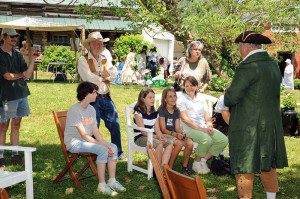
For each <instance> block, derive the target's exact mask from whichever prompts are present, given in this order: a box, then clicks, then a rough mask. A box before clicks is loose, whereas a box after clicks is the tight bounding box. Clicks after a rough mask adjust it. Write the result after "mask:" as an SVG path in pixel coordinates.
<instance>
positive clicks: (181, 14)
mask: <svg viewBox="0 0 300 199" xmlns="http://www.w3.org/2000/svg"><path fill="white" fill-rule="evenodd" d="M99 2H101V0H94V1H93V3H99ZM113 2H114V1H112V2H111V3H110V4H109V5H110V6H111V7H110V9H109V10H110V12H111V13H113V14H114V15H115V16H118V17H123V18H125V20H129V21H132V22H133V23H132V24H131V26H132V28H133V30H137V31H140V30H142V29H143V28H151V26H153V25H156V26H159V27H162V28H163V30H166V31H169V32H171V33H172V34H174V35H175V37H176V40H179V41H182V42H183V43H184V44H185V45H186V44H187V43H188V42H189V41H191V40H201V41H202V42H203V43H204V45H205V49H204V54H205V55H206V56H207V57H208V59H209V60H210V62H211V63H214V62H216V61H217V62H221V65H222V66H223V69H220V70H224V69H225V68H224V67H226V65H228V66H229V67H232V65H235V64H236V63H237V61H238V58H236V57H239V56H237V54H236V52H237V50H236V49H237V48H236V46H234V45H233V41H234V39H235V37H236V36H237V35H238V34H239V33H241V32H243V31H245V30H256V31H259V32H263V31H264V30H265V28H266V26H267V25H269V24H280V25H284V26H285V25H287V26H296V27H299V26H300V24H299V21H300V20H299V19H300V14H299V13H300V6H299V5H300V0H214V1H211V0H181V1H180V0H120V1H116V2H118V4H114V3H113ZM99 9H103V8H98V7H91V4H82V5H81V6H80V7H79V9H78V11H79V12H80V13H82V14H84V15H89V16H90V17H91V19H93V18H101V17H102V15H101V12H99ZM216 65H220V64H216ZM225 70H226V69H225Z"/></svg>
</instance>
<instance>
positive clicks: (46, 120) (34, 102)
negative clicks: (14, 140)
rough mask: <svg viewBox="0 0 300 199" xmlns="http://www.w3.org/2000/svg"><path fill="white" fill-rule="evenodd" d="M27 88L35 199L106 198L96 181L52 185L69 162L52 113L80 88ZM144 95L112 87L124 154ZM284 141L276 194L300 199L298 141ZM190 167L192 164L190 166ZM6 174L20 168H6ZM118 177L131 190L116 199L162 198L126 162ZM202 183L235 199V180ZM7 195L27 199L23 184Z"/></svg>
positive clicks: (25, 138)
mask: <svg viewBox="0 0 300 199" xmlns="http://www.w3.org/2000/svg"><path fill="white" fill-rule="evenodd" d="M28 85H29V88H30V91H31V95H30V97H29V102H30V107H31V112H32V113H31V115H30V116H29V117H28V118H24V120H23V123H22V127H21V133H20V145H22V146H34V147H37V151H36V152H34V153H33V171H34V174H33V175H34V193H35V198H105V197H104V196H103V195H102V194H100V193H97V192H96V187H97V179H96V177H93V178H89V179H85V180H83V181H82V182H83V184H84V186H85V187H84V188H83V189H77V187H76V186H75V184H74V183H73V182H72V181H71V180H70V181H64V182H62V183H60V184H52V179H53V178H54V177H55V176H56V175H57V174H58V173H59V172H60V171H61V170H62V169H63V167H64V165H65V162H64V158H63V154H62V151H61V146H60V141H59V137H58V134H57V131H56V127H55V124H54V121H53V117H52V113H51V111H52V110H64V109H68V108H69V107H70V106H71V105H72V104H74V103H75V102H76V95H75V93H76V86H77V84H76V83H73V84H72V83H71V84H70V83H65V84H63V83H52V82H30V83H29V84H28ZM140 89H141V87H140V86H118V85H112V86H111V90H112V98H113V100H114V102H115V104H116V107H117V109H118V112H119V117H120V121H121V132H122V144H123V148H124V150H125V151H127V143H126V140H127V139H126V133H125V117H124V112H125V111H124V108H125V105H128V104H130V103H132V102H134V101H135V100H136V99H137V96H138V93H139V91H140ZM154 90H155V91H156V92H157V93H160V92H161V90H162V88H155V89H154ZM297 92H299V91H297ZM298 94H299V93H298ZM212 95H214V96H218V95H220V93H215V92H214V93H212ZM298 96H299V95H298ZM298 99H299V98H298ZM100 132H101V133H102V134H103V135H104V137H105V139H106V140H109V139H110V135H109V132H108V131H107V130H106V129H105V128H104V125H103V123H101V127H100ZM8 140H9V139H7V141H8ZM285 141H286V146H287V151H288V159H289V165H290V167H288V168H285V169H282V170H279V184H280V188H281V192H280V193H279V194H278V198H297V197H300V196H299V187H300V156H299V153H300V148H299V145H300V139H299V138H292V137H286V138H285ZM5 155H6V157H8V155H10V154H9V153H8V152H7V153H6V154H5ZM181 155H182V154H181ZM181 157H182V156H180V158H179V159H178V160H177V161H176V163H175V170H179V169H180V168H181V166H180V163H181ZM134 160H135V161H137V162H146V160H147V157H146V156H144V155H142V154H141V155H136V156H134ZM190 163H192V160H191V162H190ZM8 169H12V170H15V169H20V168H18V167H13V166H8ZM117 171H118V172H117V179H118V180H119V181H120V182H121V183H122V184H123V185H124V186H125V187H126V188H127V191H126V192H125V193H121V194H119V196H118V197H117V198H153V199H154V198H161V194H160V189H159V186H158V183H157V182H156V181H155V180H153V179H152V180H150V181H148V180H147V177H146V175H145V174H141V173H140V172H137V171H134V172H132V173H128V172H127V166H126V162H119V163H118V166H117ZM200 177H201V178H202V179H203V181H204V185H205V186H206V189H208V195H209V196H216V197H217V198H236V196H237V192H236V189H235V180H234V178H232V177H229V176H226V177H217V176H214V175H212V174H208V175H201V176H200ZM126 179H127V180H126ZM128 179H130V180H131V181H130V180H128ZM125 180H126V182H125ZM71 187H74V188H75V189H74V191H73V193H71V194H66V193H65V191H66V189H68V188H71ZM7 191H8V192H9V194H10V197H11V198H25V184H24V183H22V184H18V185H16V186H13V187H10V188H8V189H7ZM254 198H265V195H264V192H263V188H262V186H261V184H260V182H259V180H258V179H256V181H255V184H254Z"/></svg>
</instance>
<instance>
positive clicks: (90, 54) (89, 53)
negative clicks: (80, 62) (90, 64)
mask: <svg viewBox="0 0 300 199" xmlns="http://www.w3.org/2000/svg"><path fill="white" fill-rule="evenodd" d="M98 56H99V61H101V53H100V54H99V55H98ZM88 59H93V60H95V61H97V60H96V59H95V57H94V56H93V55H92V53H91V51H89V52H88Z"/></svg>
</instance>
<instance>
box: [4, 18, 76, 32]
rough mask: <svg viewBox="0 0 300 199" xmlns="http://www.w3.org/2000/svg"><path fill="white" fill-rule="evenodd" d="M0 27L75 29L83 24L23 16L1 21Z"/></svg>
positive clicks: (50, 29) (41, 29)
mask: <svg viewBox="0 0 300 199" xmlns="http://www.w3.org/2000/svg"><path fill="white" fill-rule="evenodd" d="M0 28H14V29H17V30H35V31H73V30H76V29H81V28H82V26H77V25H69V24H60V23H56V22H48V21H44V20H43V19H42V18H32V17H23V18H20V19H16V20H13V21H8V22H4V23H0Z"/></svg>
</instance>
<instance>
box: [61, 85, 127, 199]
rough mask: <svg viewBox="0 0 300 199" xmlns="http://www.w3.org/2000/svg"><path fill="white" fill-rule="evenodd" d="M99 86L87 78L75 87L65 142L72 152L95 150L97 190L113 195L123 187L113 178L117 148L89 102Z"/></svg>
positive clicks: (114, 175) (123, 189)
mask: <svg viewBox="0 0 300 199" xmlns="http://www.w3.org/2000/svg"><path fill="white" fill-rule="evenodd" d="M97 90H98V86H97V85H95V84H93V83H90V82H82V83H80V84H79V86H78V88H77V99H78V101H79V102H77V103H76V104H74V105H73V106H72V107H71V108H70V109H69V111H68V113H67V120H66V128H65V135H64V139H65V144H66V147H67V150H68V151H70V152H72V153H81V152H86V153H94V154H96V155H97V160H96V163H97V172H98V177H99V184H98V188H97V191H98V192H102V193H103V194H105V195H109V196H115V195H117V194H118V193H117V191H120V192H124V191H126V189H125V188H124V187H123V186H122V185H121V184H120V183H119V182H118V181H116V178H115V177H116V164H117V159H118V149H117V146H116V145H115V144H113V143H110V142H106V141H105V140H104V139H103V137H102V135H101V134H100V132H99V130H98V127H97V120H96V111H95V109H94V108H93V107H92V106H91V105H90V103H91V102H95V100H96V97H97ZM106 164H107V167H108V176H109V180H108V183H107V184H106V182H105V168H106Z"/></svg>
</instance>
